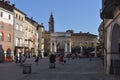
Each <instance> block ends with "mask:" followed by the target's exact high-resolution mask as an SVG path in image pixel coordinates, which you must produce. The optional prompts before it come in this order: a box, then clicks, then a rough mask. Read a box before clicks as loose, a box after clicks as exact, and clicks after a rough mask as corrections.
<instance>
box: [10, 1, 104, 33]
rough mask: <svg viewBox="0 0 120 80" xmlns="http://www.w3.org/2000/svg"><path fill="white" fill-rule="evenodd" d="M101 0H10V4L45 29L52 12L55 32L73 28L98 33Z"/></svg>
mask: <svg viewBox="0 0 120 80" xmlns="http://www.w3.org/2000/svg"><path fill="white" fill-rule="evenodd" d="M101 1H102V0H10V3H11V4H15V5H16V7H17V8H18V9H19V10H21V11H22V12H24V13H25V14H27V16H28V17H29V18H31V17H33V19H34V20H35V21H36V22H38V23H39V24H41V23H43V25H44V27H45V30H47V31H48V29H49V24H48V22H49V18H50V14H51V12H52V14H53V17H54V21H55V24H54V26H55V28H54V29H55V32H65V31H66V30H69V29H70V30H74V32H75V33H79V32H90V33H92V34H96V35H98V27H99V25H100V23H101V19H100V9H101V5H102V2H101Z"/></svg>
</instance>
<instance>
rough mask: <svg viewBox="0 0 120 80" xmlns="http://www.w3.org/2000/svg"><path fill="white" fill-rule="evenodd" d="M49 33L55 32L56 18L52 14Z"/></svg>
mask: <svg viewBox="0 0 120 80" xmlns="http://www.w3.org/2000/svg"><path fill="white" fill-rule="evenodd" d="M49 32H54V17H53V13H52V12H51V15H50V18H49Z"/></svg>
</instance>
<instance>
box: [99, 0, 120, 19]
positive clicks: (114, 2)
mask: <svg viewBox="0 0 120 80" xmlns="http://www.w3.org/2000/svg"><path fill="white" fill-rule="evenodd" d="M103 5H104V7H103V9H102V11H101V14H100V16H101V18H102V19H104V18H105V19H113V17H114V11H115V9H116V7H118V6H119V5H120V0H105V1H104V3H103Z"/></svg>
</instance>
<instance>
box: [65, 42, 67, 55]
mask: <svg viewBox="0 0 120 80" xmlns="http://www.w3.org/2000/svg"><path fill="white" fill-rule="evenodd" d="M66 52H67V41H65V53H66Z"/></svg>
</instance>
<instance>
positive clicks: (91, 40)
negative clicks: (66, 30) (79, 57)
mask: <svg viewBox="0 0 120 80" xmlns="http://www.w3.org/2000/svg"><path fill="white" fill-rule="evenodd" d="M71 46H72V47H80V46H83V47H94V48H95V47H96V46H97V35H94V34H91V33H89V32H87V33H82V32H80V33H72V34H71Z"/></svg>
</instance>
